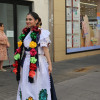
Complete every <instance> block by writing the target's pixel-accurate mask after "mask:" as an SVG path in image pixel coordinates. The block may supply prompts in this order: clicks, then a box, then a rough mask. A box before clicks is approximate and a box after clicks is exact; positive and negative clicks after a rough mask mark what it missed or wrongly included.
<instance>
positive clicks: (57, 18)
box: [0, 0, 100, 66]
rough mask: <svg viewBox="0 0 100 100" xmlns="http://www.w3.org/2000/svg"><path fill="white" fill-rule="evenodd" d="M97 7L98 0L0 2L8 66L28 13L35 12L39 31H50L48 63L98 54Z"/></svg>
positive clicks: (99, 13) (99, 15)
mask: <svg viewBox="0 0 100 100" xmlns="http://www.w3.org/2000/svg"><path fill="white" fill-rule="evenodd" d="M99 6H100V1H99V0H0V13H1V14H0V22H3V23H4V26H5V33H6V35H7V37H8V39H9V42H10V44H11V47H10V48H9V49H8V54H9V58H10V64H13V56H14V51H15V49H16V48H17V41H18V36H19V34H20V33H21V30H22V29H23V28H24V27H25V18H26V15H27V13H28V12H29V11H35V12H37V13H38V14H39V16H40V17H41V19H42V23H43V25H42V28H44V29H47V30H49V31H50V32H51V35H50V38H51V41H52V44H51V46H50V55H51V59H52V61H55V62H56V61H62V60H68V59H72V58H79V57H84V56H90V55H95V54H100V7H99ZM4 65H5V66H6V65H9V60H8V61H5V63H4Z"/></svg>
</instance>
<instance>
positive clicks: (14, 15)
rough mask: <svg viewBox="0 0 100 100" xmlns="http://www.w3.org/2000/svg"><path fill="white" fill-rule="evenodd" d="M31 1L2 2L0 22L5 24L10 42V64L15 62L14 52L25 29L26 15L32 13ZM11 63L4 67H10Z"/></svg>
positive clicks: (9, 0)
mask: <svg viewBox="0 0 100 100" xmlns="http://www.w3.org/2000/svg"><path fill="white" fill-rule="evenodd" d="M32 3H33V2H31V1H21V0H0V22H2V23H4V26H5V30H4V31H5V34H6V35H7V37H8V40H9V42H10V45H11V46H10V48H9V49H8V54H9V58H10V64H12V63H13V62H14V58H13V56H14V52H15V49H16V48H17V41H18V36H19V34H20V33H21V30H22V29H23V28H24V27H25V19H26V15H27V13H28V12H29V11H32ZM8 65H9V61H5V62H4V66H8Z"/></svg>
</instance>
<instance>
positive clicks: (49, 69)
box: [48, 65, 52, 75]
mask: <svg viewBox="0 0 100 100" xmlns="http://www.w3.org/2000/svg"><path fill="white" fill-rule="evenodd" d="M48 71H49V75H50V74H51V73H52V65H49V66H48Z"/></svg>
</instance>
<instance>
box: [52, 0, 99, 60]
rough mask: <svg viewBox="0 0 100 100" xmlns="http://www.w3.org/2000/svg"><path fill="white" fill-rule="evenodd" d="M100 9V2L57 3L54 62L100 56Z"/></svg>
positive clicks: (61, 0) (60, 0)
mask: <svg viewBox="0 0 100 100" xmlns="http://www.w3.org/2000/svg"><path fill="white" fill-rule="evenodd" d="M99 6H100V1H99V0H54V61H61V60H67V59H72V58H78V57H84V56H90V55H95V54H100V7H99Z"/></svg>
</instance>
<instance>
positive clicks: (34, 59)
mask: <svg viewBox="0 0 100 100" xmlns="http://www.w3.org/2000/svg"><path fill="white" fill-rule="evenodd" d="M29 32H30V28H24V29H23V31H22V33H21V35H20V36H19V39H20V41H19V42H18V49H16V52H15V55H14V59H15V63H14V64H13V67H14V69H13V72H14V73H15V74H16V78H17V81H19V80H20V65H21V55H22V50H23V40H24V39H25V37H26V36H27V34H28V33H29ZM40 33H41V31H40V30H39V29H38V27H36V26H35V27H33V28H32V32H31V34H30V37H31V39H32V41H31V42H30V44H29V50H30V56H31V57H30V67H29V68H30V70H29V82H30V83H33V78H34V76H35V74H36V70H37V66H38V41H39V36H40Z"/></svg>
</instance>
